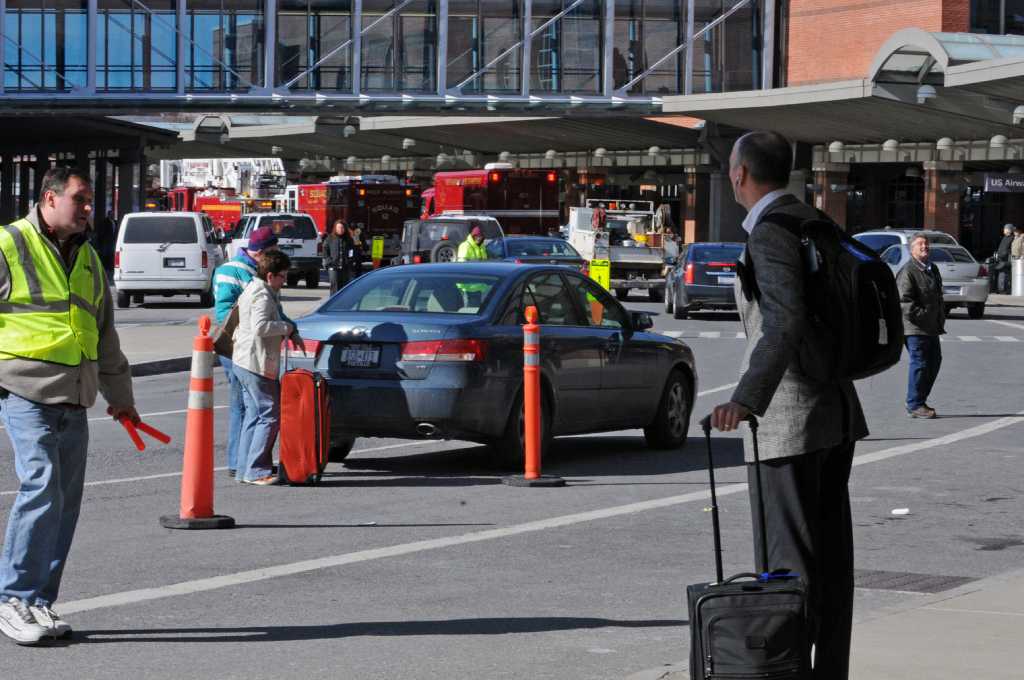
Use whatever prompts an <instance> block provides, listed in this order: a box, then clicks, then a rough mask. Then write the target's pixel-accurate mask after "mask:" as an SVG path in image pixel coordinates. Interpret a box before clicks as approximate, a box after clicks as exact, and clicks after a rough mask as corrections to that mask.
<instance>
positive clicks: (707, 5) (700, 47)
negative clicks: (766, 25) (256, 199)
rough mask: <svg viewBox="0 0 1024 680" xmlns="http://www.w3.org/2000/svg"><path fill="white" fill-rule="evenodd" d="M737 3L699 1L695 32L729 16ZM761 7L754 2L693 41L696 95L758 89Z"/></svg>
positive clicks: (696, 6)
mask: <svg viewBox="0 0 1024 680" xmlns="http://www.w3.org/2000/svg"><path fill="white" fill-rule="evenodd" d="M735 4H736V3H735V0H696V1H695V2H694V8H693V13H694V16H693V30H694V33H697V32H698V31H700V30H701V29H703V28H705V27H706V26H707V25H708V24H709V23H711V22H712V21H714V20H715V19H716V18H718V17H720V16H721V15H722V14H724V13H725V12H728V11H729V10H730V9H732V7H733V6H734V5H735ZM759 5H760V3H758V2H756V0H754V1H753V2H751V3H749V4H748V5H746V6H745V7H742V8H740V9H739V10H737V11H736V12H734V13H733V14H731V15H730V16H729V18H728V19H726V20H725V21H724V22H722V23H720V24H718V25H716V26H715V27H714V28H712V29H711V30H710V31H708V32H707V33H705V34H704V35H702V36H701V37H700V38H697V39H695V40H694V42H693V45H692V50H693V91H694V92H695V93H702V92H733V91H738V90H752V89H754V88H756V87H758V86H759V82H760V77H759V76H760V72H761V57H760V52H759V49H758V48H759V45H760V42H761V41H760V35H759V31H760V22H759V21H755V17H759V16H760V7H759Z"/></svg>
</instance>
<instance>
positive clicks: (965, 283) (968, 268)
mask: <svg viewBox="0 0 1024 680" xmlns="http://www.w3.org/2000/svg"><path fill="white" fill-rule="evenodd" d="M881 258H882V261H884V262H885V263H886V264H887V265H889V267H890V269H892V272H893V274H898V273H899V271H900V270H901V269H903V267H904V266H905V265H906V264H907V263H908V262H910V246H908V245H893V246H889V247H888V248H886V249H885V250H884V251H883V252H882V254H881ZM930 259H931V261H932V262H934V263H935V265H936V266H937V267H938V268H939V273H940V274H942V300H943V302H945V303H946V311H947V312H948V311H949V310H950V309H953V308H954V307H963V306H966V307H967V316H969V317H970V318H972V319H980V318H981V317H982V316H983V315H984V314H985V302H986V301H987V300H988V270H987V269H986V268H985V265H983V264H980V263H979V262H978V261H977V260H975V259H974V257H972V256H971V254H970V253H969V252H967V249H966V248H964V247H963V246H954V245H938V244H936V243H933V244H932V246H931V255H930Z"/></svg>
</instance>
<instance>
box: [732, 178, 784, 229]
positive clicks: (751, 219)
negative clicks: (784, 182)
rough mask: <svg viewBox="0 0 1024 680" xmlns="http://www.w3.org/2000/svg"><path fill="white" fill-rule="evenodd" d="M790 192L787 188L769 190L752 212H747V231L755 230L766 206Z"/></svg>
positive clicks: (744, 222)
mask: <svg viewBox="0 0 1024 680" xmlns="http://www.w3.org/2000/svg"><path fill="white" fill-rule="evenodd" d="M788 193H789V192H788V191H786V190H785V189H776V190H775V191H769V192H768V193H767V194H765V195H764V196H762V197H761V200H759V201H758V202H757V203H755V204H754V206H753V207H752V208H751V209H750V212H748V213H747V216H746V217H745V218H743V228H744V229H745V230H746V232H747V233H748V234H749V233H750V232H752V231H753V230H754V227H756V226H757V223H758V222H760V221H761V214H762V213H763V212H764V209H765V208H767V207H768V206H769V205H771V204H772V203H774V202H775V201H777V200H779V199H780V198H782V197H783V196H785V195H787V194H788Z"/></svg>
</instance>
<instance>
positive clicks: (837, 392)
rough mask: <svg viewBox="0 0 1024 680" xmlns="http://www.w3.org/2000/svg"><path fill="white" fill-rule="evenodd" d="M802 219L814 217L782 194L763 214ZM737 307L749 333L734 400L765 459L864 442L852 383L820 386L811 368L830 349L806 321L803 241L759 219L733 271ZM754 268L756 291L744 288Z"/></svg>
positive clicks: (747, 434)
mask: <svg viewBox="0 0 1024 680" xmlns="http://www.w3.org/2000/svg"><path fill="white" fill-rule="evenodd" d="M773 212H785V213H788V214H791V215H796V216H798V217H802V218H804V219H807V218H813V217H817V212H816V211H815V210H814V209H813V208H811V207H810V206H808V205H805V204H803V203H800V202H798V201H796V199H794V198H793V197H792V196H784V197H782V198H780V199H779V200H778V201H776V202H774V203H772V204H771V205H770V206H768V208H767V209H766V210H765V211H764V213H763V215H764V216H767V215H769V214H770V213H773ZM738 266H739V267H740V268H742V269H744V270H745V271H744V272H741V275H740V276H737V277H736V289H735V293H736V304H737V307H738V309H739V312H740V317H741V319H742V320H743V327H744V329H745V330H746V333H747V351H746V354H745V356H744V357H743V363H742V365H741V369H740V371H741V377H740V382H739V385H737V387H736V390H735V391H734V392H733V395H732V401H734V402H736V403H738V404H742V405H743V406H746V407H747V408H748V409H750V410H751V411H752V412H753V413H754V414H755V415H757V416H758V417H759V419H760V426H761V427H760V430H759V432H758V434H759V443H760V447H761V449H760V453H761V458H762V460H770V459H773V458H785V457H788V456H798V455H801V454H805V453H810V452H812V451H819V450H821V449H825V448H829V447H832V446H837V445H839V444H841V443H843V442H849V441H856V440H858V439H863V438H864V437H866V436H867V434H868V429H867V423H865V421H864V412H863V411H862V410H861V406H860V400H859V399H858V398H857V391H856V390H855V389H854V387H853V383H852V382H849V381H846V382H842V383H823V382H819V381H818V380H815V379H814V378H812V377H811V376H812V375H821V374H822V373H823V372H822V371H820V370H815V367H814V364H815V362H821V361H823V360H824V361H827V360H828V356H829V354H830V353H831V351H832V348H831V345H830V343H829V342H828V340H827V338H825V337H823V336H822V335H821V334H820V333H819V332H817V331H816V329H815V327H814V326H813V325H812V324H810V323H809V322H808V310H807V307H806V303H805V302H804V265H803V263H802V261H801V255H800V242H799V240H798V239H797V238H796V236H794V235H793V234H792V233H790V232H789V231H787V230H786V229H784V228H782V227H779V226H776V225H774V224H771V223H767V222H765V221H764V217H762V219H761V222H759V223H758V224H757V225H756V226H755V227H754V229H753V230H752V231H751V233H750V238H749V239H748V240H747V247H746V249H745V250H744V251H743V254H742V255H741V256H740V262H739V265H738ZM751 267H752V268H753V280H754V281H756V284H757V288H758V292H757V294H755V293H754V291H752V290H746V286H744V279H745V278H746V277H745V276H744V274H747V273H749V271H750V268H751ZM744 450H745V452H746V459H747V462H752V461H753V449H752V447H751V441H750V432H749V431H746V432H745V434H744Z"/></svg>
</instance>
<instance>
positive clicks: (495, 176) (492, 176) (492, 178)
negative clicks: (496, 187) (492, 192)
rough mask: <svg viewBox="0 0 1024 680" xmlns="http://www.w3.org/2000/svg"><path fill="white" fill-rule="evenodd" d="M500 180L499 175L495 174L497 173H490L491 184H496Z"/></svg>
mask: <svg viewBox="0 0 1024 680" xmlns="http://www.w3.org/2000/svg"><path fill="white" fill-rule="evenodd" d="M500 179H501V174H500V173H497V172H492V173H491V181H492V182H497V181H498V180H500Z"/></svg>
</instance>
